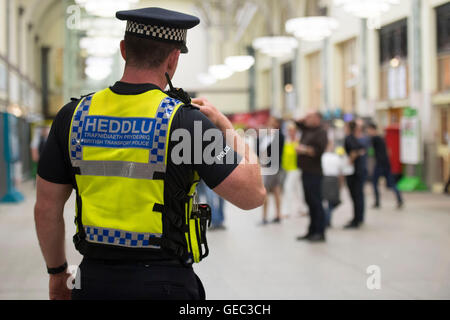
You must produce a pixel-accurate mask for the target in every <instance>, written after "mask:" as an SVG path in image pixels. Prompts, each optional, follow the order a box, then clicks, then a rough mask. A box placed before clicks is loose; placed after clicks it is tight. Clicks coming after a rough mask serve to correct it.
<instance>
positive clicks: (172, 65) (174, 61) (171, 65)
mask: <svg viewBox="0 0 450 320" xmlns="http://www.w3.org/2000/svg"><path fill="white" fill-rule="evenodd" d="M180 52H181V51H180V50H173V51H172V52H171V53H170V55H169V58H168V60H167V71H168V73H169V74H170V75H171V76H173V75H174V74H175V70H176V69H177V65H178V59H179V58H180Z"/></svg>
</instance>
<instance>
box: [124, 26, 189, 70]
mask: <svg viewBox="0 0 450 320" xmlns="http://www.w3.org/2000/svg"><path fill="white" fill-rule="evenodd" d="M124 40H125V54H126V65H127V66H132V67H139V68H144V69H152V68H158V67H159V66H161V64H162V63H163V62H164V60H165V59H166V58H167V56H168V55H169V54H170V53H171V52H172V51H173V50H180V48H181V44H178V43H170V42H164V41H157V40H153V39H147V38H141V37H137V36H133V35H130V34H125V38H124Z"/></svg>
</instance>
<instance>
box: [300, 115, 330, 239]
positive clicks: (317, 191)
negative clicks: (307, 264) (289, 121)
mask: <svg viewBox="0 0 450 320" xmlns="http://www.w3.org/2000/svg"><path fill="white" fill-rule="evenodd" d="M297 127H298V128H299V129H300V130H301V132H302V137H301V139H300V144H299V145H298V146H297V148H296V150H297V154H298V158H297V159H298V166H299V167H300V169H301V170H302V183H303V192H304V196H305V201H306V204H307V205H308V208H309V216H310V224H309V228H308V232H307V233H306V235H303V236H299V237H297V240H309V241H311V242H323V241H325V212H324V210H323V205H322V163H321V158H322V154H323V152H324V151H325V148H326V147H327V143H328V137H327V132H326V131H325V129H324V128H323V126H322V115H321V114H320V113H319V112H317V111H315V112H314V111H313V112H309V113H308V114H307V115H306V117H304V118H302V119H300V120H299V121H297Z"/></svg>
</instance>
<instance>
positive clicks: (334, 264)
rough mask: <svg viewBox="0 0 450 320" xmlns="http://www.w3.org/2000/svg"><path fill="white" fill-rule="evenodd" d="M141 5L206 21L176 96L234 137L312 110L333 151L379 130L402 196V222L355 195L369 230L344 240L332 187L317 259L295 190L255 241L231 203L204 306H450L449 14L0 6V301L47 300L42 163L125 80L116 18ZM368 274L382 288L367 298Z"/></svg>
mask: <svg viewBox="0 0 450 320" xmlns="http://www.w3.org/2000/svg"><path fill="white" fill-rule="evenodd" d="M148 6H155V7H157V6H160V7H164V8H167V9H172V10H177V11H182V12H185V13H190V14H193V15H196V16H198V17H200V19H201V23H200V25H199V26H198V27H196V28H194V29H192V30H189V32H188V38H187V39H188V40H187V43H188V48H189V54H187V55H181V58H180V62H179V66H178V70H177V73H176V75H175V77H174V79H173V83H174V85H175V86H176V87H182V88H184V89H185V90H186V91H188V92H189V93H190V94H191V95H192V96H205V97H207V98H208V99H209V100H210V101H211V102H212V103H213V104H215V105H216V106H218V108H219V109H220V110H221V111H222V112H223V113H225V114H227V115H228V116H229V117H230V119H231V120H232V121H233V123H234V124H235V125H236V127H240V128H262V127H264V126H266V124H267V121H268V118H269V116H270V115H272V116H274V117H276V118H279V119H282V120H284V122H283V123H284V124H282V126H281V129H282V131H283V132H285V133H286V134H288V133H287V130H288V125H287V124H288V123H289V121H290V120H292V119H297V118H299V117H301V116H303V115H304V114H306V112H307V111H309V110H319V111H320V112H321V114H322V115H323V118H324V121H325V122H326V123H327V124H328V126H329V127H331V128H333V130H332V138H333V139H334V140H335V143H336V146H337V147H339V146H341V145H342V141H343V136H344V135H345V133H344V125H345V123H346V122H349V121H351V120H356V119H360V120H361V121H363V122H365V123H369V122H375V123H377V124H378V128H379V131H380V133H381V134H382V136H384V139H385V141H386V145H387V148H388V151H389V152H388V154H389V161H390V165H391V169H392V173H393V175H394V177H395V181H396V183H397V186H398V187H399V189H400V190H401V191H403V192H405V194H404V197H405V200H404V202H405V206H404V208H403V210H402V211H396V210H395V205H394V204H395V200H394V197H393V196H392V195H391V193H387V192H386V191H385V190H384V189H383V190H382V194H383V198H386V201H384V202H383V207H382V208H381V210H378V211H375V210H373V209H371V207H370V205H371V199H373V196H372V193H373V192H372V190H371V187H370V184H368V185H366V189H367V190H366V194H367V197H368V199H369V200H367V201H366V202H367V208H368V209H367V213H366V215H367V223H366V224H367V226H365V228H364V230H358V231H357V232H354V233H347V232H345V231H342V230H341V228H340V227H341V226H342V225H343V224H344V223H345V222H346V221H347V220H348V219H349V218H350V217H351V212H352V204H351V200H350V199H349V195H348V191H347V190H346V189H345V188H343V191H342V193H343V195H342V202H343V205H341V206H340V207H339V208H338V209H337V210H336V213H335V214H334V217H333V219H335V222H334V225H335V226H336V227H334V228H332V229H331V230H330V231H329V235H328V239H327V240H328V241H327V242H326V243H324V244H305V243H299V242H296V241H295V237H296V236H297V235H298V234H301V233H302V231H303V230H305V228H306V227H307V224H308V217H307V216H306V215H305V212H303V211H305V210H301V209H297V207H295V208H294V206H297V205H298V208H302V207H303V208H304V203H303V200H302V198H303V196H302V194H301V191H292V190H293V188H294V187H291V186H289V187H286V188H285V190H284V191H285V192H284V194H283V197H284V196H285V194H286V193H289V192H298V193H297V195H298V196H296V195H295V194H294V197H291V198H292V199H294V200H291V202H287V201H286V200H282V202H283V206H282V207H283V209H282V211H283V212H282V214H283V222H282V223H281V224H270V225H268V226H264V227H261V226H260V225H258V223H259V221H260V220H261V209H256V210H254V212H253V213H252V214H245V215H242V214H241V212H240V210H238V209H237V208H235V207H233V206H232V205H230V204H228V203H226V204H225V209H224V212H225V222H224V225H226V229H225V228H224V231H223V232H222V231H221V232H219V231H218V232H212V233H211V235H210V239H211V240H210V243H211V244H210V248H211V251H212V252H211V255H210V257H208V258H207V259H206V260H205V261H204V262H202V264H200V265H199V266H198V267H197V268H198V269H196V270H197V271H198V273H199V275H200V277H201V278H202V279H204V282H205V286H206V289H207V297H210V298H219V299H220V298H225V299H227V298H235V299H241V298H246V299H251V298H255V299H259V298H261V299H265V298H268V299H302V298H306V299H308V298H319V299H320V298H331V299H346V298H356V299H358V298H369V299H371V298H383V299H390V298H394V299H403V298H406V299H430V298H438V299H449V298H450V275H449V273H448V270H449V269H450V254H449V252H450V250H449V245H450V201H449V199H450V198H449V197H448V196H446V195H443V193H444V191H445V190H444V189H445V185H446V183H447V182H448V179H449V177H450V1H445V0H222V1H219V0H197V1H195V0H183V1H177V0H165V1H157V0H155V1H153V0H114V1H112V0H0V298H3V299H14V298H15V299H22V298H26V299H28V298H37V299H45V298H46V297H47V291H46V290H47V289H46V286H47V276H46V274H45V268H44V267H45V266H44V261H43V259H42V257H41V255H40V252H39V247H38V244H37V239H36V236H35V231H34V225H33V217H32V208H33V203H34V197H35V195H34V193H35V189H34V176H35V173H36V163H37V161H38V159H39V150H40V149H41V148H42V146H43V143H45V137H46V135H47V134H48V128H49V126H50V125H51V122H52V119H53V118H54V116H55V115H56V114H57V112H58V111H59V110H60V108H61V107H62V106H63V105H64V104H66V103H67V102H68V101H70V98H71V97H79V96H80V95H83V94H88V93H91V92H94V91H98V90H100V89H102V88H105V87H107V86H110V85H113V84H114V82H115V81H117V80H119V79H120V77H121V75H122V70H123V67H124V63H123V61H122V58H121V56H120V53H119V51H118V48H119V42H120V40H121V39H122V38H123V34H124V29H125V25H124V24H123V22H122V21H119V20H117V19H115V18H114V16H115V12H116V11H118V10H124V9H131V8H140V7H148ZM368 155H369V157H368V160H367V161H368V170H369V176H370V174H371V170H372V169H371V168H373V163H374V154H373V150H372V151H371V149H370V148H369V151H368ZM297 180H298V181H297V183H299V179H298V178H297ZM291 189H292V190H291ZM385 193H386V196H384V194H385ZM295 201H297V202H298V204H295V205H294V202H295ZM73 207H74V204H73V199H71V200H70V201H69V204H68V206H67V208H66V214H65V215H66V218H67V230H66V232H67V233H68V235H67V239H68V241H67V250H68V256H69V259H70V261H69V262H70V263H72V264H77V263H79V261H80V256H79V255H78V254H77V253H76V252H75V250H74V248H73V246H72V244H71V240H70V238H71V236H72V234H73V231H74V228H73V226H72V224H73V223H72V222H73V213H74V209H73ZM274 211H275V208H274V206H273V203H271V202H270V203H269V216H272V215H273V212H274ZM297 211H298V212H297ZM285 220H286V221H285ZM220 229H222V228H220ZM371 265H375V266H379V267H380V270H381V279H382V280H381V283H382V286H381V288H378V289H373V288H372V289H370V288H369V286H368V285H367V283H366V280H367V279H368V277H369V276H370V274H369V273H368V271H367V270H368V269H367V268H368V267H369V266H371ZM208 292H209V295H208Z"/></svg>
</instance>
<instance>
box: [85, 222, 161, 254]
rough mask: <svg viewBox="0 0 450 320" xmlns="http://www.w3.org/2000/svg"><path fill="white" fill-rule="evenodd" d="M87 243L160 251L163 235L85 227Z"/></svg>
mask: <svg viewBox="0 0 450 320" xmlns="http://www.w3.org/2000/svg"><path fill="white" fill-rule="evenodd" d="M84 230H85V232H86V241H88V242H92V243H101V244H110V245H116V246H121V247H129V248H153V249H160V248H161V246H160V245H159V244H158V245H156V244H155V243H160V241H161V236H162V234H160V233H145V232H131V231H125V230H120V229H111V228H101V227H93V226H84Z"/></svg>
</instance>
